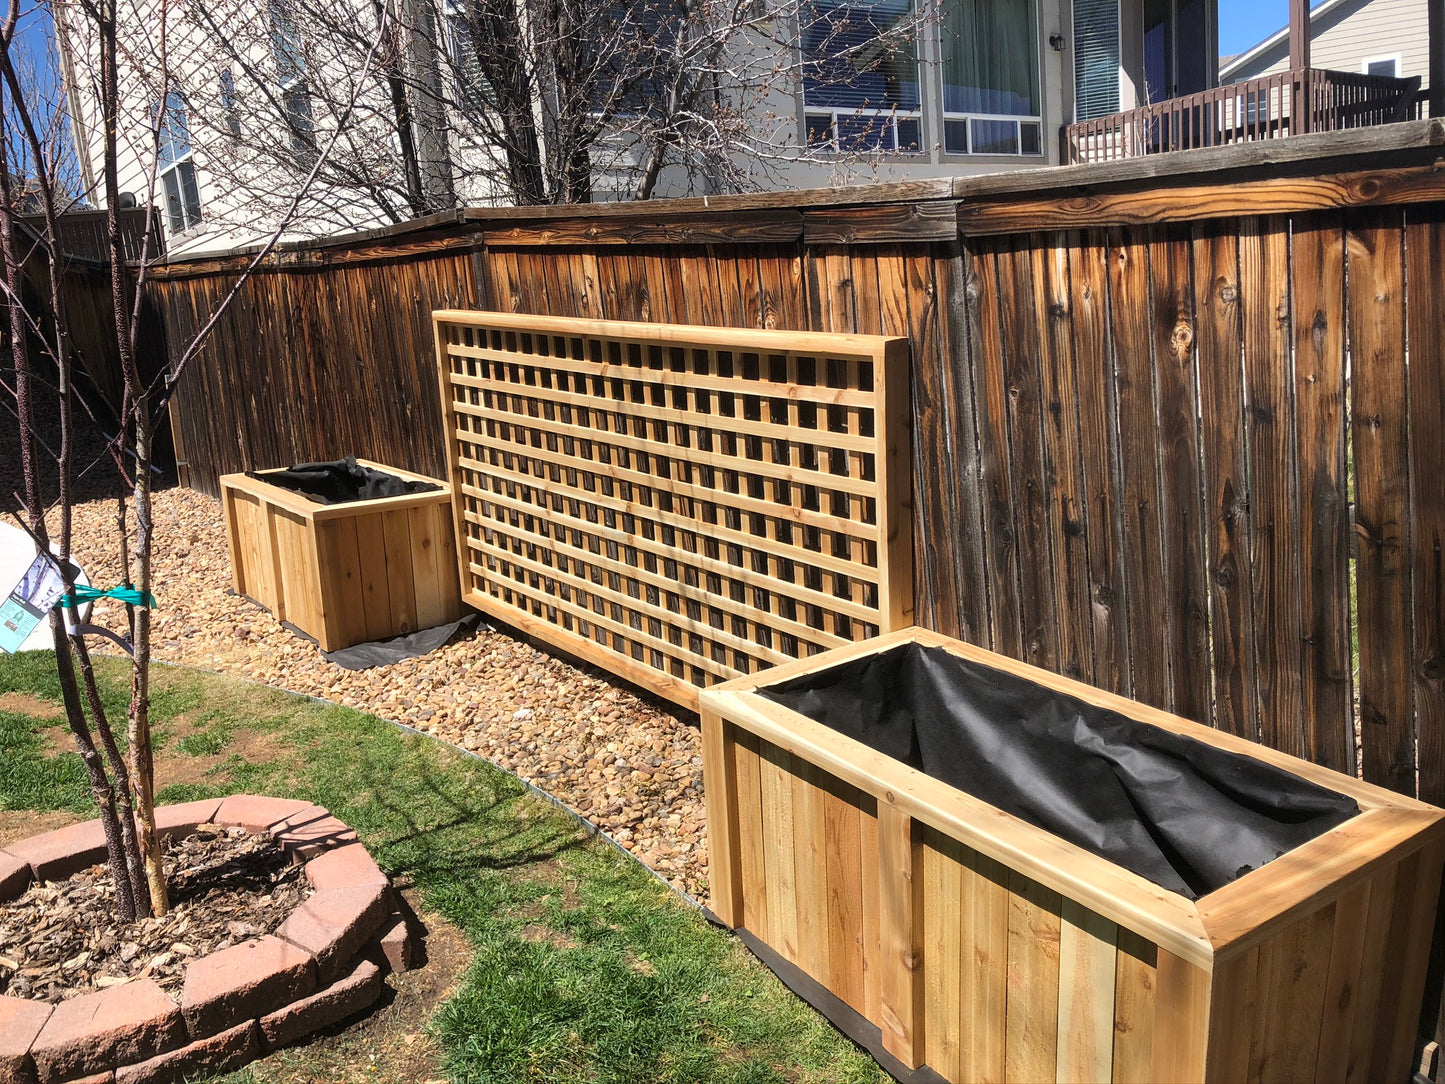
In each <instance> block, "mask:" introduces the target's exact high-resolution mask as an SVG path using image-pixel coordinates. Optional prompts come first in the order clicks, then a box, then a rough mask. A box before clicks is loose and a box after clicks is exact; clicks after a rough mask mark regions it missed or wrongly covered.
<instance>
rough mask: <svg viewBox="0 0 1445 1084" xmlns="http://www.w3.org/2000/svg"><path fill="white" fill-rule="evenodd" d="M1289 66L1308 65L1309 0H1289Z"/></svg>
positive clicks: (1295, 67) (1298, 68)
mask: <svg viewBox="0 0 1445 1084" xmlns="http://www.w3.org/2000/svg"><path fill="white" fill-rule="evenodd" d="M1289 66H1290V67H1291V68H1292V69H1293V70H1295V71H1299V70H1301V69H1302V68H1308V67H1309V66H1310V0H1289Z"/></svg>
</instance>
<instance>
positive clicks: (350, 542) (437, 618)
mask: <svg viewBox="0 0 1445 1084" xmlns="http://www.w3.org/2000/svg"><path fill="white" fill-rule="evenodd" d="M358 462H360V463H361V464H362V465H363V466H366V467H371V468H373V469H375V470H380V471H384V472H386V473H387V474H392V475H395V476H397V477H400V478H405V479H408V480H412V481H418V482H428V483H431V484H433V485H436V486H439V487H440V488H439V489H437V490H433V491H430V492H426V493H409V494H405V495H402V496H396V497H380V498H376V499H372V500H358V501H350V502H348V503H345V504H317V503H314V502H313V501H310V500H308V499H307V498H306V497H304V496H302V495H301V494H299V493H295V492H292V491H291V490H288V489H282V488H280V487H279V486H276V485H271V484H269V483H268V482H267V481H266V480H265V479H266V476H267V475H268V474H275V473H277V472H275V471H261V472H258V474H259V477H256V478H252V477H249V476H247V475H245V474H227V475H223V476H222V478H221V502H222V505H223V508H224V511H225V516H226V540H227V543H228V545H229V547H230V553H231V571H232V584H233V586H234V587H235V589H236V592H237V594H241V595H245V596H246V597H247V598H249V599H251V600H253V601H255V602H258V603H260V604H261V605H262V606H264V607H266V609H268V610H270V611H271V612H272V613H273V614H274V615H275V616H276V618H277V620H279V621H287V622H289V623H290V624H292V625H294V626H295V627H296V628H298V629H300V630H301V631H302V632H304V633H306V634H307V635H308V636H311V637H313V638H314V639H315V640H316V642H317V643H318V644H319V645H320V646H321V649H322V650H323V651H337V650H339V649H341V648H343V647H350V646H351V645H353V644H360V643H366V642H368V641H372V640H385V639H387V638H389V637H392V636H400V635H402V634H404V633H408V632H415V631H416V630H417V629H425V628H431V627H432V626H434V625H441V624H444V623H446V622H448V621H455V620H456V619H457V618H458V617H460V616H461V613H462V604H461V583H460V580H459V573H458V571H457V554H456V541H455V539H454V538H453V536H452V518H451V517H452V513H451V487H450V486H449V485H447V484H446V483H445V482H442V481H439V480H438V479H435V478H427V477H425V476H423V475H419V474H412V473H410V472H409V471H404V470H399V469H397V468H396V467H389V466H384V465H381V464H377V463H369V462H367V461H365V460H359V461H358Z"/></svg>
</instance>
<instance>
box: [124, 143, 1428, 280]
mask: <svg viewBox="0 0 1445 1084" xmlns="http://www.w3.org/2000/svg"><path fill="white" fill-rule="evenodd" d="M1442 149H1445V118H1439V117H1435V118H1430V119H1427V120H1419V121H1405V122H1401V123H1397V124H1382V125H1378V126H1375V127H1371V128H1358V129H1350V130H1347V131H1335V132H1320V133H1316V134H1310V135H1301V136H1294V137H1291V138H1289V139H1281V140H1264V141H1260V142H1254V143H1240V144H1237V145H1233V146H1224V147H1206V148H1198V149H1193V150H1185V151H1175V152H1170V153H1164V154H1155V155H1147V156H1144V157H1141V158H1135V159H1125V160H1120V161H1110V162H1096V163H1082V164H1078V165H1068V166H1055V167H1046V168H1034V169H1028V170H1018V171H1014V172H1009V173H995V174H989V175H987V176H982V177H953V178H940V179H936V180H923V181H901V182H890V183H880V184H867V185H853V186H846V187H839V188H817V189H805V190H793V191H783V192H764V193H754V194H749V195H741V196H711V197H709V196H702V197H691V198H687V199H672V200H649V201H644V202H631V201H629V202H619V203H602V204H572V205H566V206H537V207H467V208H458V209H456V210H450V211H444V212H441V213H438V214H434V215H429V216H427V217H425V218H419V219H414V220H412V221H409V222H404V223H399V224H397V225H393V226H385V227H380V228H378V229H372V230H360V231H356V232H353V233H347V234H341V235H337V236H332V237H326V238H318V239H308V240H301V241H288V242H282V243H281V244H278V245H276V246H275V248H274V250H273V251H272V253H271V254H270V255H269V256H268V258H267V261H266V263H265V265H264V266H266V267H270V268H275V267H285V266H286V265H287V264H288V263H304V262H305V261H306V260H307V259H308V258H311V259H320V260H325V259H327V258H328V253H335V252H336V251H337V250H348V251H351V252H355V251H356V250H359V249H363V248H366V247H368V246H374V247H375V248H376V249H377V252H376V255H377V256H378V257H381V256H383V255H385V254H386V253H385V250H386V249H388V248H391V249H401V247H402V246H406V249H410V250H414V251H415V252H416V253H418V254H420V253H421V252H425V251H427V250H428V249H429V248H430V247H436V246H439V245H445V244H448V243H450V244H457V243H459V242H463V243H470V241H471V240H472V239H475V240H476V241H478V242H480V241H481V240H482V236H481V235H482V234H483V233H487V232H494V231H501V230H508V229H516V228H518V227H524V226H530V227H533V228H541V229H546V228H557V229H560V228H562V227H564V226H570V227H572V228H571V229H570V230H569V231H568V232H569V233H576V232H577V230H578V229H579V228H582V227H585V225H586V224H588V223H595V224H597V226H598V227H599V229H606V228H614V229H616V228H623V227H626V228H639V229H651V230H653V231H657V230H665V229H666V227H668V226H669V225H671V226H675V227H677V229H678V231H679V236H678V237H676V238H675V240H678V241H686V240H688V236H687V234H686V231H687V228H688V227H689V226H691V225H698V226H699V227H700V228H701V226H702V225H704V224H706V223H709V222H713V223H737V224H740V225H745V224H746V220H747V219H748V218H749V216H752V217H753V218H758V217H759V216H764V217H768V216H771V217H769V223H770V224H771V225H772V226H773V227H774V228H775V227H776V223H777V220H778V219H779V218H781V217H789V218H794V219H796V221H797V225H798V232H799V234H801V231H802V224H803V220H804V218H805V217H807V216H809V215H810V214H818V213H826V212H828V211H834V210H844V209H854V210H867V211H871V212H873V213H888V212H889V211H891V212H892V213H894V214H899V213H907V211H908V210H909V209H910V208H918V207H928V206H931V205H938V204H945V203H954V204H958V203H961V204H962V205H963V206H964V207H967V206H968V204H970V203H971V202H974V201H979V200H983V201H998V200H1004V199H1008V198H1010V197H1021V198H1024V199H1025V200H1027V201H1028V202H1031V203H1033V202H1037V201H1038V200H1040V199H1047V198H1049V197H1051V196H1055V195H1057V196H1058V197H1059V198H1060V199H1063V198H1065V197H1066V196H1068V195H1070V194H1076V193H1078V192H1080V191H1087V192H1089V193H1090V194H1098V193H1099V192H1101V191H1105V190H1110V189H1115V188H1124V189H1127V188H1130V187H1138V186H1140V185H1152V186H1154V187H1170V188H1173V187H1185V186H1189V185H1209V186H1222V185H1225V184H1229V183H1234V182H1235V181H1237V180H1239V179H1240V175H1241V174H1244V175H1248V174H1250V173H1251V172H1258V171H1260V170H1268V171H1271V172H1272V173H1273V172H1274V171H1277V172H1278V173H1279V175H1286V174H1289V175H1300V174H1305V175H1308V174H1312V173H1324V172H1332V173H1339V172H1347V171H1349V170H1351V169H1364V168H1367V167H1368V168H1370V169H1381V168H1386V167H1388V166H1393V165H1400V164H1405V163H1406V162H1409V163H1411V164H1418V162H1419V161H1423V160H1425V159H1428V158H1429V157H1430V154H1431V152H1432V151H1434V152H1437V153H1438V152H1439V151H1440V150H1442ZM659 239H660V238H659V237H657V236H653V237H651V238H650V240H653V241H657V240H659ZM695 239H696V240H698V241H703V242H706V241H716V240H719V239H720V238H719V237H716V236H701V235H700V236H697V237H696V238H695ZM739 239H740V240H749V239H750V240H754V241H757V240H777V235H776V234H774V233H769V232H767V231H766V230H765V231H764V235H763V236H754V237H751V238H749V237H746V236H743V237H739ZM573 240H574V241H575V242H577V243H585V241H586V238H585V237H583V236H577V237H575V238H573ZM258 251H259V246H252V247H247V248H240V249H233V250H230V251H227V252H220V253H209V254H197V255H194V256H190V257H184V258H176V259H172V260H167V261H165V262H163V263H158V264H156V265H154V266H153V267H152V268H151V270H150V274H151V276H152V277H154V278H157V279H167V278H172V277H177V278H180V277H189V276H191V275H195V274H207V273H231V272H235V271H237V270H239V269H241V268H242V267H244V266H245V264H246V263H247V262H248V261H249V260H250V259H251V258H253V257H254V255H255V254H256V252H258ZM394 254H395V255H405V254H406V250H402V251H397V252H395V253H394Z"/></svg>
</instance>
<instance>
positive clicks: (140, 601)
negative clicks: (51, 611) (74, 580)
mask: <svg viewBox="0 0 1445 1084" xmlns="http://www.w3.org/2000/svg"><path fill="white" fill-rule="evenodd" d="M102 598H114V599H119V600H120V601H121V602H124V603H127V604H128V605H131V606H149V607H152V608H154V607H155V604H156V597H155V596H154V595H152V594H151V593H150V592H148V591H146V592H142V591H137V590H136V589H135V588H134V587H112V588H111V589H110V590H109V591H102V590H100V588H98V587H87V586H85V585H84V584H79V583H78V584H76V585H75V590H74V591H73V592H72V593H71V594H69V595H63V596H61V599H60V601H59V602H57V603H56V605H57V606H63V607H65V608H67V609H71V608H74V607H76V606H79V605H80V604H82V603H85V602H94V601H95V600H96V599H102Z"/></svg>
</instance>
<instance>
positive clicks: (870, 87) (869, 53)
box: [799, 0, 923, 154]
mask: <svg viewBox="0 0 1445 1084" xmlns="http://www.w3.org/2000/svg"><path fill="white" fill-rule="evenodd" d="M799 19H800V21H801V23H802V25H801V26H800V27H799V29H800V31H801V38H802V41H801V45H802V51H803V115H804V120H805V133H806V138H807V143H808V146H809V147H811V148H815V149H823V150H834V151H845V152H867V151H892V152H901V153H913V154H916V153H918V152H919V151H921V150H922V149H923V125H922V119H921V111H920V106H921V104H922V103H921V99H920V96H919V82H918V43H917V38H916V36H915V34H914V33H913V26H912V24H913V21H914V12H913V3H912V0H853V2H848V0H814V2H813V3H811V4H807V5H804V6H803V8H802V9H801V11H800V14H799Z"/></svg>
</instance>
